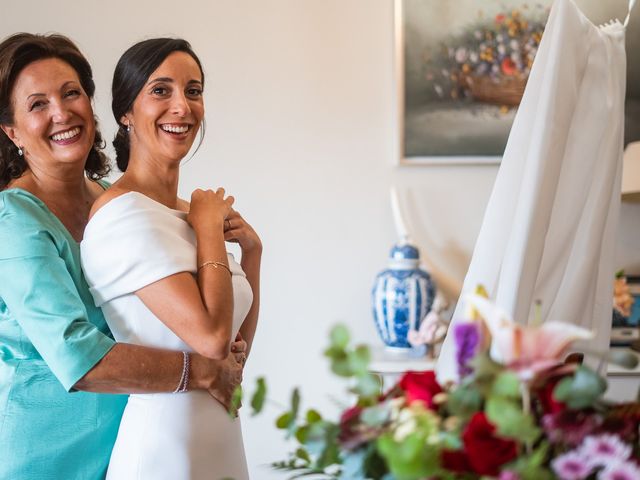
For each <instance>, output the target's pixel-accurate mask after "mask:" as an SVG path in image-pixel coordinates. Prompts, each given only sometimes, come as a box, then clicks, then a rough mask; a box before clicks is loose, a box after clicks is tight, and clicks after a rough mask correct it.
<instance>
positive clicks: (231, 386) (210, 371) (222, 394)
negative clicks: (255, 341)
mask: <svg viewBox="0 0 640 480" xmlns="http://www.w3.org/2000/svg"><path fill="white" fill-rule="evenodd" d="M246 359H247V342H245V341H244V340H242V337H240V335H238V337H237V338H236V341H234V342H232V343H231V353H230V354H229V355H228V356H227V358H225V359H224V360H209V359H205V358H204V357H198V362H201V361H204V362H206V365H205V366H201V365H199V363H197V364H194V367H195V368H194V370H195V372H194V373H192V374H193V375H198V376H200V375H202V377H203V378H209V380H208V381H207V385H206V390H207V391H208V392H209V395H211V396H212V397H213V398H215V399H216V400H217V401H218V402H220V403H221V404H222V406H224V408H225V409H226V410H227V411H229V410H230V409H231V400H232V398H233V392H234V391H235V390H236V388H237V387H238V386H239V385H240V384H241V383H242V372H243V370H244V362H245V361H246ZM201 369H205V370H206V372H205V373H204V374H201V373H199V372H201ZM238 408H239V406H238Z"/></svg>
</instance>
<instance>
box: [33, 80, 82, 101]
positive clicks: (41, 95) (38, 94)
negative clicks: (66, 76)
mask: <svg viewBox="0 0 640 480" xmlns="http://www.w3.org/2000/svg"><path fill="white" fill-rule="evenodd" d="M70 83H74V84H75V83H77V82H76V81H75V80H68V81H66V82H64V83H63V84H62V86H61V87H60V90H63V89H64V88H65V87H66V86H68V85H69V84H70ZM31 97H46V94H45V93H32V94H31V95H29V96H28V97H27V100H29V99H30V98H31Z"/></svg>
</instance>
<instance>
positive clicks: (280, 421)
mask: <svg viewBox="0 0 640 480" xmlns="http://www.w3.org/2000/svg"><path fill="white" fill-rule="evenodd" d="M293 421H294V416H293V415H292V414H291V412H286V413H283V414H282V415H280V416H279V417H278V418H277V419H276V427H278V428H279V429H280V430H286V429H288V428H289V427H290V426H291V424H292V423H293Z"/></svg>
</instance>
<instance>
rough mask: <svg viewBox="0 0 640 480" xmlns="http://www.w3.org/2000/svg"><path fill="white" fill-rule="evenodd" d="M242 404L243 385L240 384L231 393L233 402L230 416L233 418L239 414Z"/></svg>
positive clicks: (230, 407)
mask: <svg viewBox="0 0 640 480" xmlns="http://www.w3.org/2000/svg"><path fill="white" fill-rule="evenodd" d="M240 405H242V386H241V385H238V386H237V387H236V389H235V390H234V391H233V394H232V395H231V404H230V406H229V416H230V417H231V418H235V417H237V416H238V409H239V408H240Z"/></svg>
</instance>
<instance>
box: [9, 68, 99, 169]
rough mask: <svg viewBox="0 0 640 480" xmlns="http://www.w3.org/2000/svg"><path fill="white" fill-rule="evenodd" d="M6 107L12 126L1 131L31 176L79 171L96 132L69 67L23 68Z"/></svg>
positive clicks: (84, 96)
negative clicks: (73, 167)
mask: <svg viewBox="0 0 640 480" xmlns="http://www.w3.org/2000/svg"><path fill="white" fill-rule="evenodd" d="M11 102H12V106H13V124H12V125H10V126H3V127H2V128H3V130H4V131H5V132H6V133H7V135H8V136H9V138H10V139H11V140H12V141H13V142H14V143H15V144H16V146H17V147H21V148H22V150H23V151H24V155H25V159H26V161H27V164H28V165H29V168H30V169H31V170H40V171H52V169H54V168H57V167H59V166H61V165H62V164H77V165H78V166H81V167H83V168H84V164H85V162H86V160H87V155H88V154H89V151H90V150H91V147H92V145H93V141H94V138H95V128H96V127H95V121H94V118H93V109H92V108H91V100H90V99H89V97H88V96H87V94H86V93H85V91H84V90H83V88H82V86H81V84H80V80H79V78H78V74H77V73H76V71H75V70H74V69H73V68H72V67H71V66H70V65H69V64H68V63H66V62H64V61H62V60H60V59H58V58H48V59H44V60H37V61H35V62H33V63H30V64H29V65H27V66H26V67H25V68H24V69H23V70H22V71H21V72H20V73H19V74H18V77H17V78H16V81H15V83H14V85H13V90H12V94H11Z"/></svg>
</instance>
